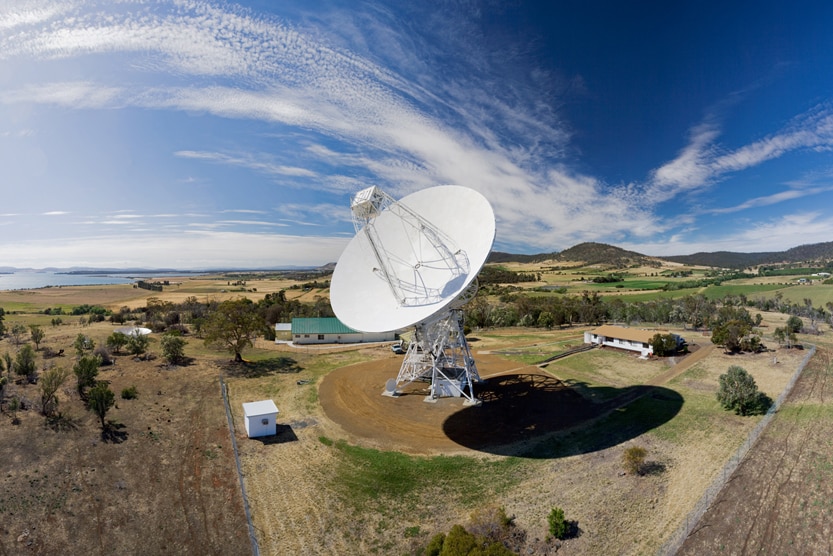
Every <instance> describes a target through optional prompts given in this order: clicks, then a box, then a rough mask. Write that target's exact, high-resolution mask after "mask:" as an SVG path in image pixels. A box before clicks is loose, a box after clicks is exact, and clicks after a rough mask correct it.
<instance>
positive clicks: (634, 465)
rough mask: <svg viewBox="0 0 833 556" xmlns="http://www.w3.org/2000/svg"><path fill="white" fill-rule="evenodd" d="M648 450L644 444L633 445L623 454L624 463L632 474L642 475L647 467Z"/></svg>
mask: <svg viewBox="0 0 833 556" xmlns="http://www.w3.org/2000/svg"><path fill="white" fill-rule="evenodd" d="M647 455H648V452H647V451H646V450H645V448H643V447H642V446H631V447H630V448H628V449H626V450H625V451H624V453H623V454H622V465H623V466H624V467H625V471H627V472H628V473H631V474H632V475H642V472H643V470H644V469H645V456H647Z"/></svg>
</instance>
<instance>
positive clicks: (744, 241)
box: [619, 211, 833, 256]
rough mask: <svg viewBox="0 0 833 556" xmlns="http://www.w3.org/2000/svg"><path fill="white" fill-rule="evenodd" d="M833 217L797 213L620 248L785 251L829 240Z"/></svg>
mask: <svg viewBox="0 0 833 556" xmlns="http://www.w3.org/2000/svg"><path fill="white" fill-rule="evenodd" d="M831 237H833V216H830V215H829V214H828V213H824V212H821V211H811V212H797V213H791V214H786V215H782V216H777V217H773V218H768V219H766V220H763V221H761V222H754V223H749V224H747V225H746V226H745V227H741V228H739V229H738V231H737V232H735V233H730V234H719V233H714V232H712V233H709V232H708V231H707V232H706V233H701V234H696V235H695V234H686V235H684V236H673V237H671V238H670V239H669V240H668V241H658V242H652V241H646V242H640V243H632V242H623V243H622V244H619V246H620V247H623V248H625V249H631V250H634V251H638V252H641V253H644V254H646V255H654V256H664V255H688V254H691V253H698V252H714V251H734V252H740V253H760V252H772V251H785V250H787V249H790V248H792V247H796V246H798V245H805V244H809V243H819V242H823V241H829V239H830V238H831Z"/></svg>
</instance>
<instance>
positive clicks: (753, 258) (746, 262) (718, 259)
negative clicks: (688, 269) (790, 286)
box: [663, 251, 780, 268]
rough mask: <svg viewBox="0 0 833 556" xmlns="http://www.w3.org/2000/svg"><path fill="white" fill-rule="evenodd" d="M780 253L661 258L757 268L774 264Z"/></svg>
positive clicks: (692, 255) (714, 254) (713, 254)
mask: <svg viewBox="0 0 833 556" xmlns="http://www.w3.org/2000/svg"><path fill="white" fill-rule="evenodd" d="M779 256H780V253H776V252H772V253H735V252H733V251H715V252H713V253H704V252H699V253H693V254H691V255H674V256H670V257H663V258H664V259H665V260H666V261H671V262H675V263H681V264H688V265H696V266H712V267H718V268H746V267H749V266H757V265H759V264H763V263H764V262H774V261H775V260H776V259H778V257H779Z"/></svg>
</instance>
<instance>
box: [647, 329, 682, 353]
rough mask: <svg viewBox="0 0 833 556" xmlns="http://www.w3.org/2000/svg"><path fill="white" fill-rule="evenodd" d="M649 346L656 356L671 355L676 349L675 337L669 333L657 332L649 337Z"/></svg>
mask: <svg viewBox="0 0 833 556" xmlns="http://www.w3.org/2000/svg"><path fill="white" fill-rule="evenodd" d="M651 347H652V348H654V355H656V356H658V357H664V356H666V355H672V354H673V353H676V351H677V337H676V336H674V335H673V334H671V333H668V334H660V333H659V332H658V333H656V334H654V336H653V338H651Z"/></svg>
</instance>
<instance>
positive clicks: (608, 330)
mask: <svg viewBox="0 0 833 556" xmlns="http://www.w3.org/2000/svg"><path fill="white" fill-rule="evenodd" d="M657 334H669V332H668V331H667V330H645V329H640V328H628V327H625V326H614V325H611V324H605V325H603V326H600V327H598V328H596V329H594V330H588V331H586V332H585V333H584V343H585V344H598V345H602V346H609V347H614V348H619V349H626V350H628V351H635V352H638V353H639V354H640V355H642V356H643V357H647V356H648V355H653V353H654V347H653V346H652V345H651V339H652V338H653V337H654V336H655V335H657ZM674 337H675V338H676V339H677V345H678V346H679V345H681V344H682V343H683V338H682V337H681V336H679V335H677V334H674Z"/></svg>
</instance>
